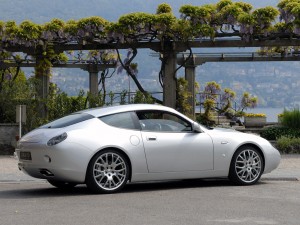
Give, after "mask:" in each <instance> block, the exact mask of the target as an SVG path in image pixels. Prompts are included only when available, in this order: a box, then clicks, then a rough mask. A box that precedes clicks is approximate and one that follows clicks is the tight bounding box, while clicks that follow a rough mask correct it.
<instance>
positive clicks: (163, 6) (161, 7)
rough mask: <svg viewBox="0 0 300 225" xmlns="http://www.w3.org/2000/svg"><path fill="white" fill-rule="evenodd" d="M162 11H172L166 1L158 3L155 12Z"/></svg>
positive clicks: (159, 12) (160, 12)
mask: <svg viewBox="0 0 300 225" xmlns="http://www.w3.org/2000/svg"><path fill="white" fill-rule="evenodd" d="M162 13H172V7H171V6H170V5H169V4H167V3H162V4H160V5H158V7H157V10H156V14H162Z"/></svg>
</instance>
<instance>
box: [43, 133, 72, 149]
mask: <svg viewBox="0 0 300 225" xmlns="http://www.w3.org/2000/svg"><path fill="white" fill-rule="evenodd" d="M67 137H68V135H67V133H63V134H60V135H58V136H55V137H53V138H51V139H50V140H49V141H48V142H47V145H48V146H53V145H57V144H59V143H60V142H62V141H64V140H66V138H67Z"/></svg>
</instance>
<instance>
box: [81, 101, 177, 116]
mask: <svg viewBox="0 0 300 225" xmlns="http://www.w3.org/2000/svg"><path fill="white" fill-rule="evenodd" d="M137 110H164V111H169V112H172V113H176V114H177V113H178V112H177V111H176V110H174V109H172V108H169V107H166V106H162V105H155V104H128V105H116V106H104V107H99V108H92V109H86V110H83V111H80V112H79V113H87V114H90V115H92V116H95V117H99V116H105V115H110V114H115V113H121V112H128V111H137Z"/></svg>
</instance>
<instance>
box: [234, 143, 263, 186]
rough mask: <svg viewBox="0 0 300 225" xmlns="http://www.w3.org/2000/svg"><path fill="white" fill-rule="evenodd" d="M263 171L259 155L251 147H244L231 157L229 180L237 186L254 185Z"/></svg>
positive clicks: (261, 159)
mask: <svg viewBox="0 0 300 225" xmlns="http://www.w3.org/2000/svg"><path fill="white" fill-rule="evenodd" d="M263 170H264V161H263V158H262V156H261V153H260V152H259V151H258V150H257V149H256V148H254V147H252V146H244V147H242V148H240V149H238V150H237V151H236V152H235V154H234V155H233V158H232V161H231V165H230V171H229V179H230V180H231V181H232V182H233V183H235V184H237V185H251V184H255V183H256V182H257V181H258V180H259V178H260V177H261V175H262V173H263Z"/></svg>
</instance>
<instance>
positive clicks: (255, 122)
mask: <svg viewBox="0 0 300 225" xmlns="http://www.w3.org/2000/svg"><path fill="white" fill-rule="evenodd" d="M266 122H267V117H266V114H264V113H247V114H245V116H244V125H245V127H246V128H251V127H255V128H261V127H264V126H265V124H266Z"/></svg>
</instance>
